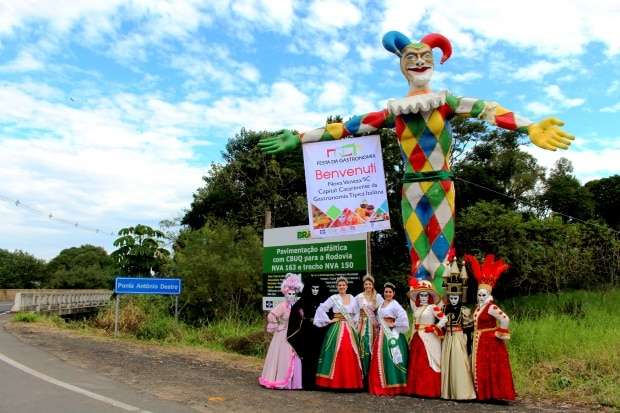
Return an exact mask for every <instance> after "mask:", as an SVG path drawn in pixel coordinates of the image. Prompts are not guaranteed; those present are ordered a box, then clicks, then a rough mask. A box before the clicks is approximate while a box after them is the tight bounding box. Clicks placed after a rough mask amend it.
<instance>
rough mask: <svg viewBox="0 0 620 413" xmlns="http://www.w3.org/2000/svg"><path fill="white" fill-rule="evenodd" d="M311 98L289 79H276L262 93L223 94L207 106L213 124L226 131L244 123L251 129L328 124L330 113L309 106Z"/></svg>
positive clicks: (303, 129) (302, 128) (300, 128)
mask: <svg viewBox="0 0 620 413" xmlns="http://www.w3.org/2000/svg"><path fill="white" fill-rule="evenodd" d="M309 101H310V98H309V97H308V96H307V95H306V94H304V93H303V92H302V91H301V90H299V89H298V88H297V87H296V86H295V85H293V84H292V83H290V82H276V83H274V84H273V85H271V87H270V88H269V90H268V91H267V92H266V93H265V94H262V95H257V96H252V97H231V96H227V97H223V98H221V99H218V100H217V101H215V102H214V103H213V104H212V105H210V106H209V107H208V108H207V109H205V118H206V119H208V121H209V124H210V125H212V126H213V127H219V128H225V129H226V132H227V133H230V132H231V131H236V130H238V129H239V128H242V127H245V128H248V129H252V130H279V129H282V128H289V129H297V130H299V131H300V132H301V131H306V130H309V129H314V128H317V127H320V126H322V125H324V124H325V119H326V118H327V116H328V115H329V114H328V113H319V112H313V111H311V110H309V109H308V108H307V105H308V104H309Z"/></svg>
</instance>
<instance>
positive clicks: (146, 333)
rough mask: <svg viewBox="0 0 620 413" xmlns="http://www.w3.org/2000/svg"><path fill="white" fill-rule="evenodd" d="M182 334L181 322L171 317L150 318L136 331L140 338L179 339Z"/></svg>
mask: <svg viewBox="0 0 620 413" xmlns="http://www.w3.org/2000/svg"><path fill="white" fill-rule="evenodd" d="M182 336H183V333H182V331H181V328H180V327H179V324H178V323H177V322H176V320H175V319H174V318H171V317H158V318H149V319H147V320H146V321H145V322H143V323H142V324H141V325H140V327H139V328H138V331H137V332H136V337H137V338H139V339H140V340H158V341H178V340H180V339H181V337H182Z"/></svg>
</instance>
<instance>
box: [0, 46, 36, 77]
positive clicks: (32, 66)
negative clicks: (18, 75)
mask: <svg viewBox="0 0 620 413" xmlns="http://www.w3.org/2000/svg"><path fill="white" fill-rule="evenodd" d="M44 67H45V64H44V63H43V62H41V61H40V60H39V59H37V58H35V57H34V56H33V55H32V54H31V53H29V52H26V51H22V52H20V53H19V54H18V55H17V56H16V57H15V59H13V60H12V61H10V62H8V63H6V64H4V65H2V66H0V72H31V71H35V70H41V69H43V68H44Z"/></svg>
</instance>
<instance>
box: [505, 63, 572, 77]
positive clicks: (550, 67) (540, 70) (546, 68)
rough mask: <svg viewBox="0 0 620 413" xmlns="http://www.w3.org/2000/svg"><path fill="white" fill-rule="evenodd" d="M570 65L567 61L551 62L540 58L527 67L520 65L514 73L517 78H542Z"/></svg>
mask: <svg viewBox="0 0 620 413" xmlns="http://www.w3.org/2000/svg"><path fill="white" fill-rule="evenodd" d="M566 66H568V64H567V63H566V62H550V61H548V60H539V61H538V62H535V63H532V64H530V65H528V66H525V67H520V68H519V69H517V71H516V72H515V73H514V75H513V77H514V78H515V79H516V80H542V79H543V78H544V77H545V76H546V75H549V74H551V73H554V72H557V71H559V70H561V69H563V68H565V67H566Z"/></svg>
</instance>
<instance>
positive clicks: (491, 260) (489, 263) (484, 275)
mask: <svg viewBox="0 0 620 413" xmlns="http://www.w3.org/2000/svg"><path fill="white" fill-rule="evenodd" d="M465 261H466V262H467V263H468V264H469V265H470V267H471V271H472V272H473V273H474V278H475V279H476V281H477V282H478V289H479V290H482V289H485V290H487V291H488V292H489V294H490V293H491V291H492V290H493V287H495V284H497V280H499V277H501V276H502V273H504V271H506V270H507V269H508V268H510V265H508V264H507V263H506V262H505V261H504V260H502V259H501V258H500V259H498V260H496V259H495V255H493V254H487V256H486V257H484V261H483V262H482V265H480V263H479V262H478V258H476V257H475V256H473V255H469V254H465Z"/></svg>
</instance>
